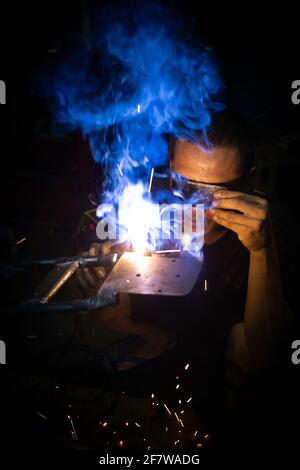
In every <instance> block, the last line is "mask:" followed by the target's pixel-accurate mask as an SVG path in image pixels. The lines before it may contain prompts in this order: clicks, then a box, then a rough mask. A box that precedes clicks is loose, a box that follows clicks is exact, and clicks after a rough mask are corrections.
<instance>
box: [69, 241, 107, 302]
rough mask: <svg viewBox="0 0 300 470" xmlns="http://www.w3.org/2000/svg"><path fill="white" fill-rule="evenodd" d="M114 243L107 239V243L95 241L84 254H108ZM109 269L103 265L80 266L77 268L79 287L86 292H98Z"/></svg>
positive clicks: (90, 293)
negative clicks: (92, 266) (93, 266)
mask: <svg viewBox="0 0 300 470" xmlns="http://www.w3.org/2000/svg"><path fill="white" fill-rule="evenodd" d="M111 247H112V243H111V242H109V241H107V242H105V243H102V244H100V243H93V244H92V245H91V246H90V247H89V250H88V251H86V252H84V253H82V254H83V255H89V256H98V255H100V254H102V255H107V254H109V253H110V250H111ZM108 273H109V270H108V269H107V268H104V267H103V266H97V267H95V268H79V269H78V270H77V281H78V284H79V287H80V288H81V289H82V290H83V291H84V293H85V294H89V295H92V294H96V293H97V292H98V290H99V288H100V286H101V284H102V283H103V281H104V280H105V278H106V277H107V275H108Z"/></svg>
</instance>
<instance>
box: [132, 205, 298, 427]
mask: <svg viewBox="0 0 300 470" xmlns="http://www.w3.org/2000/svg"><path fill="white" fill-rule="evenodd" d="M273 212H274V214H273V219H274V218H275V220H274V221H273V226H274V232H275V239H276V243H277V250H278V253H279V257H280V260H281V267H282V270H281V271H282V272H281V275H282V281H283V285H284V288H285V290H286V295H287V297H288V298H290V297H291V290H292V284H293V278H291V276H293V274H292V273H293V266H292V264H293V262H292V261H291V260H292V257H291V256H289V255H288V253H289V252H290V251H291V250H289V249H288V240H289V237H288V235H287V234H288V233H289V231H288V230H286V224H285V222H284V220H283V219H282V218H280V216H279V218H277V217H276V214H277V213H278V210H276V208H274V210H273ZM279 214H280V211H279ZM290 246H291V245H290ZM203 254H204V262H203V267H202V270H201V272H200V275H199V277H198V280H197V282H196V284H195V286H194V288H193V290H192V292H191V293H190V294H189V295H187V296H186V297H179V298H178V297H177V298H167V297H163V296H161V297H159V298H157V297H156V298H154V297H153V296H147V298H145V296H143V297H140V296H134V297H133V300H132V304H133V307H134V311H135V317H136V318H137V319H138V320H139V321H147V322H151V323H154V324H156V325H159V326H161V327H163V328H167V329H170V330H173V331H175V332H176V335H177V344H176V346H175V347H174V348H173V349H172V350H171V351H168V352H165V353H164V354H162V356H160V357H159V358H157V359H154V360H151V361H149V362H147V363H145V364H143V365H141V366H140V367H137V368H136V369H133V370H132V371H130V372H127V373H126V374H124V380H125V385H126V386H127V388H128V389H129V390H130V392H131V393H134V394H137V395H145V394H146V393H149V392H151V391H155V392H156V393H157V394H158V395H159V396H160V397H161V399H167V400H168V403H172V401H174V402H175V401H176V399H177V394H176V384H177V383H178V380H179V381H181V382H182V383H181V384H180V387H181V390H184V394H185V395H186V396H188V395H189V396H192V397H193V405H194V407H196V408H197V409H198V410H199V413H200V414H201V415H202V416H204V417H205V419H207V420H208V421H210V422H215V420H217V419H218V417H220V415H222V414H223V412H224V411H225V409H226V404H225V403H226V401H225V396H226V395H225V386H226V381H225V367H224V366H225V351H226V345H227V341H228V337H229V334H230V331H231V328H232V327H233V326H234V325H235V324H236V323H239V322H241V321H243V316H244V307H245V301H246V295H247V282H248V270H249V251H248V250H247V249H246V248H245V247H244V246H243V245H242V243H241V242H240V241H239V239H238V237H237V235H236V234H235V233H234V232H232V231H230V230H229V231H227V232H226V233H225V234H224V235H223V236H222V237H221V238H220V239H219V240H218V241H217V242H216V243H214V244H213V245H209V246H208V245H205V246H204V249H203ZM289 300H291V303H292V299H289ZM186 364H189V367H188V370H187V371H186V370H185V365H186ZM176 377H179V379H176Z"/></svg>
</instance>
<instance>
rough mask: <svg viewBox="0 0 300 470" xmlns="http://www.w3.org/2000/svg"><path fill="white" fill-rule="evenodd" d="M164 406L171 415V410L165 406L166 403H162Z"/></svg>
mask: <svg viewBox="0 0 300 470" xmlns="http://www.w3.org/2000/svg"><path fill="white" fill-rule="evenodd" d="M164 407H165V408H166V410H167V412H168V413H169V415H171V414H172V413H171V411H170V410H169V408H168V407H167V405H166V404H165V403H164Z"/></svg>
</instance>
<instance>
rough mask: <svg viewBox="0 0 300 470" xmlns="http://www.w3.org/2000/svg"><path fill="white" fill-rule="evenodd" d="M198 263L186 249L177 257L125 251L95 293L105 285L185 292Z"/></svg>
mask: <svg viewBox="0 0 300 470" xmlns="http://www.w3.org/2000/svg"><path fill="white" fill-rule="evenodd" d="M201 267H202V261H201V260H199V259H198V258H196V257H194V256H192V255H190V254H189V253H187V252H186V253H181V254H180V255H179V256H178V257H175V256H173V257H169V256H164V255H158V254H153V255H151V256H143V255H140V254H137V253H134V252H126V253H123V255H122V256H121V258H120V259H119V261H118V262H117V263H116V264H115V266H114V268H113V270H112V271H111V272H110V274H109V275H108V277H107V278H106V280H105V282H104V283H103V284H102V286H101V288H100V290H99V292H98V295H100V294H101V293H102V292H103V291H104V290H106V289H111V290H113V291H116V292H127V293H131V294H148V295H149V294H152V295H171V296H183V295H187V294H188V293H189V292H190V291H191V290H192V288H193V286H194V284H195V282H196V279H197V277H198V275H199V273H200V271H201Z"/></svg>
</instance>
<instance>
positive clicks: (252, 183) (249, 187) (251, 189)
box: [243, 166, 257, 193]
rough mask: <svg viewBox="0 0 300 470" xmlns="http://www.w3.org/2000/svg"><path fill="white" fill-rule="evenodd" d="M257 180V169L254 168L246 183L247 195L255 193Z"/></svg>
mask: <svg viewBox="0 0 300 470" xmlns="http://www.w3.org/2000/svg"><path fill="white" fill-rule="evenodd" d="M256 178H257V168H256V167H255V166H253V167H252V168H251V169H250V170H249V172H248V174H247V176H246V178H245V181H244V185H243V186H244V188H243V189H244V191H245V192H246V193H253V192H254V191H255V183H256Z"/></svg>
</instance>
